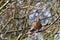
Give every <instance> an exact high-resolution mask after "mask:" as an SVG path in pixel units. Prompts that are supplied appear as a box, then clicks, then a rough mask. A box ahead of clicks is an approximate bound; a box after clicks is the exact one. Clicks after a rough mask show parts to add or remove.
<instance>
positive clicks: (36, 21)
mask: <svg viewBox="0 0 60 40" xmlns="http://www.w3.org/2000/svg"><path fill="white" fill-rule="evenodd" d="M41 27H42V24H41V22H40V18H35V19H34V22H33V23H32V25H31V28H30V34H33V33H34V31H36V30H39V29H41Z"/></svg>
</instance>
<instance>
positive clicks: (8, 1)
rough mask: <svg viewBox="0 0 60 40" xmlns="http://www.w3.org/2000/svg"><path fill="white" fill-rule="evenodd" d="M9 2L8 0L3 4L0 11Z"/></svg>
mask: <svg viewBox="0 0 60 40" xmlns="http://www.w3.org/2000/svg"><path fill="white" fill-rule="evenodd" d="M9 1H10V0H8V1H7V2H6V3H5V4H3V5H2V6H1V7H0V10H1V9H2V8H3V7H4V6H5V5H6V4H7V3H8V2H9Z"/></svg>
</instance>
